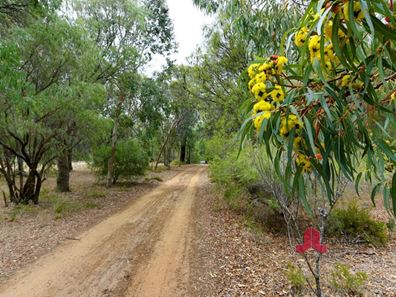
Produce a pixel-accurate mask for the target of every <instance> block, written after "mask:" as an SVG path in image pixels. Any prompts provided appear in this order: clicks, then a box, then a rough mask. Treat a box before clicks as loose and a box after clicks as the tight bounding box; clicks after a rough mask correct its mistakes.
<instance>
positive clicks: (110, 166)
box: [106, 94, 125, 188]
mask: <svg viewBox="0 0 396 297" xmlns="http://www.w3.org/2000/svg"><path fill="white" fill-rule="evenodd" d="M124 101H125V95H123V94H122V95H120V97H119V101H118V103H117V107H116V112H115V119H114V126H113V131H112V133H111V154H110V158H109V160H108V163H107V182H106V186H107V187H108V188H109V187H111V186H112V185H113V184H114V183H115V180H116V179H115V177H114V166H115V155H116V149H117V140H118V124H119V119H120V115H121V110H122V105H123V104H124Z"/></svg>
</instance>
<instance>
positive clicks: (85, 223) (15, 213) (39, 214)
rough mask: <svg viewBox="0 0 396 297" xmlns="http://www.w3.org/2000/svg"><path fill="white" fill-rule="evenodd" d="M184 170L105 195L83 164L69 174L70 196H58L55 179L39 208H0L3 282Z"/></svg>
mask: <svg viewBox="0 0 396 297" xmlns="http://www.w3.org/2000/svg"><path fill="white" fill-rule="evenodd" d="M182 170H183V169H182V168H176V169H172V170H169V171H168V170H166V171H162V172H157V173H154V172H149V173H148V174H147V175H146V177H144V178H141V179H139V180H138V181H136V182H134V183H124V184H122V183H121V185H118V186H115V187H113V188H111V189H106V188H105V187H104V186H103V185H102V184H98V183H97V181H96V179H95V177H94V176H93V175H92V174H91V173H90V171H89V170H88V169H87V168H86V167H84V166H81V165H80V164H79V166H75V170H74V171H73V172H72V174H71V182H70V184H71V186H72V192H71V193H66V194H59V193H55V192H54V191H53V189H54V187H55V178H54V177H51V178H49V179H48V181H47V182H46V183H45V184H44V189H43V197H44V198H43V201H42V203H41V204H40V205H38V206H33V205H29V206H24V207H22V210H18V208H15V207H13V206H9V207H8V208H4V207H0V230H1V232H0V281H4V280H6V279H7V278H9V277H10V276H11V275H12V274H13V273H14V272H15V271H16V270H18V269H20V268H22V267H25V266H26V265H27V264H29V263H31V262H33V261H35V260H36V259H37V258H39V257H40V256H41V255H43V254H46V253H48V251H51V250H52V249H54V248H55V247H56V246H58V245H59V244H60V243H62V242H63V241H65V240H78V235H79V234H80V233H81V232H83V231H85V230H86V229H88V228H90V227H91V226H92V225H94V224H96V223H98V222H100V221H102V220H103V219H104V218H106V217H108V216H110V215H111V214H113V213H115V212H117V211H119V210H120V209H123V208H124V207H125V206H126V205H128V203H131V202H132V201H134V199H136V198H137V197H139V196H141V195H142V194H144V193H146V192H148V191H150V190H152V189H154V188H155V187H157V185H159V184H160V183H161V180H167V179H169V178H171V177H173V176H175V175H176V174H178V173H180V172H181V171H182ZM56 209H58V211H59V213H58V212H57V211H56Z"/></svg>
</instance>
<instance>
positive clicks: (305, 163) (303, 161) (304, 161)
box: [296, 154, 312, 172]
mask: <svg viewBox="0 0 396 297" xmlns="http://www.w3.org/2000/svg"><path fill="white" fill-rule="evenodd" d="M296 164H297V166H298V167H302V170H303V172H308V171H311V169H312V164H311V161H310V160H309V157H308V156H306V155H304V154H297V158H296Z"/></svg>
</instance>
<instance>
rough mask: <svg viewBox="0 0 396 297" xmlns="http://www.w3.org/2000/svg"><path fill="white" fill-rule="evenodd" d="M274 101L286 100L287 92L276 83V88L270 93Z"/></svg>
mask: <svg viewBox="0 0 396 297" xmlns="http://www.w3.org/2000/svg"><path fill="white" fill-rule="evenodd" d="M269 95H270V96H271V98H272V101H274V102H277V103H282V102H283V100H285V92H283V89H282V87H281V86H280V85H275V87H274V89H273V90H272V91H271V92H270V93H269Z"/></svg>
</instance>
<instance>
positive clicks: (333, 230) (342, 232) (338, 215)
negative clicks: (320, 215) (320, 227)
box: [326, 200, 389, 245]
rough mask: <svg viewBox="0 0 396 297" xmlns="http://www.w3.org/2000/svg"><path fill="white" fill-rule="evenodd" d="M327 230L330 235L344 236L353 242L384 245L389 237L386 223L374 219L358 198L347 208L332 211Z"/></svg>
mask: <svg viewBox="0 0 396 297" xmlns="http://www.w3.org/2000/svg"><path fill="white" fill-rule="evenodd" d="M326 231H327V234H328V235H330V236H344V237H346V238H347V240H348V241H351V242H354V241H365V242H367V243H372V244H374V245H384V244H385V243H386V242H387V241H388V239H389V234H388V230H387V226H386V224H385V223H384V222H381V221H378V220H375V219H373V218H372V217H371V215H370V212H369V211H368V210H367V209H364V208H362V207H359V205H358V203H357V201H356V200H352V201H351V202H350V203H349V204H348V205H347V207H346V208H345V209H343V208H340V209H335V210H334V211H333V212H332V213H331V215H330V217H329V221H328V224H327V230H326Z"/></svg>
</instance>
